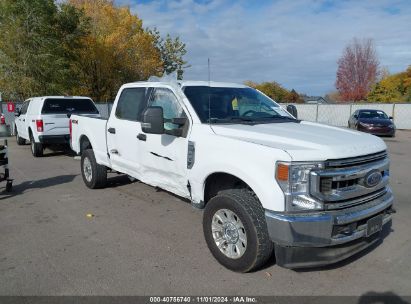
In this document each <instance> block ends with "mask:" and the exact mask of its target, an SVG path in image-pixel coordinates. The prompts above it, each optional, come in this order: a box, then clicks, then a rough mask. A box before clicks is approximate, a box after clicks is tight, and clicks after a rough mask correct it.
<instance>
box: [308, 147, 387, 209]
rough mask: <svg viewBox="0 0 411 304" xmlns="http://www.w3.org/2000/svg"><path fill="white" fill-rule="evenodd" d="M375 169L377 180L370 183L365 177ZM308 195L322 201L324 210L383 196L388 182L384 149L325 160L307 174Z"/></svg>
mask: <svg viewBox="0 0 411 304" xmlns="http://www.w3.org/2000/svg"><path fill="white" fill-rule="evenodd" d="M370 172H379V173H380V174H381V180H380V181H379V182H378V183H377V184H376V185H373V186H370V185H369V183H367V181H366V179H367V176H368V174H369V173H370ZM310 177H311V179H310V194H311V195H312V196H313V197H315V198H317V199H319V200H321V201H323V202H324V205H325V207H326V209H339V208H345V207H348V206H353V205H357V204H361V203H364V201H366V200H367V199H369V198H371V197H375V195H377V196H378V195H383V194H384V193H383V192H384V191H386V187H387V186H388V182H389V158H388V155H387V152H386V151H382V152H379V153H373V154H369V155H364V156H359V157H353V158H345V159H338V160H328V161H326V162H325V167H324V169H319V170H314V171H312V172H311V173H310Z"/></svg>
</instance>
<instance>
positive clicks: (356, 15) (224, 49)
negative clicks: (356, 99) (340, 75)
mask: <svg viewBox="0 0 411 304" xmlns="http://www.w3.org/2000/svg"><path fill="white" fill-rule="evenodd" d="M116 4H118V5H127V6H129V7H130V9H131V11H132V12H133V13H134V14H136V15H138V16H139V17H140V18H141V19H142V20H143V24H144V27H157V29H159V30H160V32H161V33H162V34H164V35H165V34H167V33H170V34H171V35H172V36H180V38H181V40H182V41H183V42H184V43H186V49H187V51H188V52H187V55H186V56H185V59H186V60H187V61H188V62H189V64H190V65H191V67H190V68H188V69H187V70H186V71H185V73H184V79H186V80H207V79H208V72H207V58H210V62H211V68H210V70H211V80H213V81H228V82H244V81H246V80H252V81H255V82H262V81H276V82H278V83H280V84H281V85H282V86H284V87H285V88H287V89H289V90H291V89H292V88H294V89H295V90H297V92H299V93H306V94H308V95H324V94H326V93H329V92H331V91H335V75H336V70H337V60H338V58H339V57H340V56H341V55H342V52H343V49H344V47H345V46H346V45H347V44H348V43H350V42H351V41H352V39H353V38H354V37H357V38H359V39H368V38H371V39H373V40H374V42H375V46H376V50H377V55H378V58H379V61H380V66H381V67H384V68H387V69H388V71H389V72H390V73H396V72H400V71H403V70H405V69H406V68H407V66H408V65H411V0H403V1H399V0H398V1H397V0H340V1H331V0H273V1H268V0H248V1H247V0H238V1H232V0H168V1H167V0H157V1H148V0H116Z"/></svg>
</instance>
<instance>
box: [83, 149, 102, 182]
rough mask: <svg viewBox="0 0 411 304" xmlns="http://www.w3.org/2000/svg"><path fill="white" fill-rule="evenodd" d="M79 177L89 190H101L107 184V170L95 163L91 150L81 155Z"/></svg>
mask: <svg viewBox="0 0 411 304" xmlns="http://www.w3.org/2000/svg"><path fill="white" fill-rule="evenodd" d="M81 176H82V177H83V181H84V183H85V184H86V186H87V187H88V188H90V189H98V188H103V187H104V186H105V185H106V183H107V168H106V166H102V165H99V164H98V163H97V161H96V157H95V156H94V152H93V150H91V149H87V150H85V151H83V153H82V154H81Z"/></svg>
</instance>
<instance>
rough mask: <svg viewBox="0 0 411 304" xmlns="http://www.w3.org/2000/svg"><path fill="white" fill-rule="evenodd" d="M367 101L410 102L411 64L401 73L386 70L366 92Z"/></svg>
mask: <svg viewBox="0 0 411 304" xmlns="http://www.w3.org/2000/svg"><path fill="white" fill-rule="evenodd" d="M368 101H372V102H411V66H409V67H408V68H407V70H406V71H405V72H401V73H396V74H392V75H390V74H389V73H388V72H386V73H385V74H384V77H382V78H381V80H380V81H379V82H377V83H376V84H375V85H374V86H373V88H372V90H371V92H370V93H369V94H368Z"/></svg>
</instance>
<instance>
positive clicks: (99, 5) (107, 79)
mask: <svg viewBox="0 0 411 304" xmlns="http://www.w3.org/2000/svg"><path fill="white" fill-rule="evenodd" d="M69 3H70V4H72V5H74V6H75V7H77V8H79V9H81V10H82V11H83V12H84V14H85V15H86V16H87V17H88V19H89V24H90V31H89V34H88V35H87V36H86V37H85V39H84V44H85V47H84V48H83V49H82V50H81V52H80V54H79V64H78V66H77V68H78V73H79V75H80V77H81V79H82V85H81V86H79V87H78V88H77V89H76V90H77V92H78V93H79V94H86V95H91V96H92V97H93V98H94V99H95V100H96V101H101V100H105V99H113V98H114V97H115V94H116V92H117V90H118V88H119V87H120V86H121V85H122V84H123V83H125V82H131V81H140V80H147V78H149V77H150V76H151V75H160V74H161V73H162V70H163V68H162V61H161V54H160V51H159V50H158V49H157V48H156V45H155V37H153V35H151V34H150V33H149V32H148V31H146V30H144V29H143V27H142V20H141V19H139V18H138V17H137V16H135V15H133V14H132V13H131V12H130V9H129V8H128V7H116V6H115V5H114V3H113V1H110V0H70V1H69Z"/></svg>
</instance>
